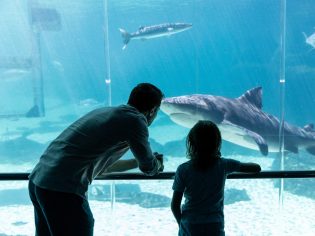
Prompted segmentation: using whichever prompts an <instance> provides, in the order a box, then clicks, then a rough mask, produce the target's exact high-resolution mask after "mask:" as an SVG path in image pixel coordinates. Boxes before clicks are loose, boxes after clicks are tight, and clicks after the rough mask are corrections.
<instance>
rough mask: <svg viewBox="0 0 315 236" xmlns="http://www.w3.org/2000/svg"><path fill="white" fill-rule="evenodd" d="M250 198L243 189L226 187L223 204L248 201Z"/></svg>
mask: <svg viewBox="0 0 315 236" xmlns="http://www.w3.org/2000/svg"><path fill="white" fill-rule="evenodd" d="M249 200H250V198H249V196H248V194H247V192H246V190H245V189H242V190H239V189H226V190H225V191H224V204H225V205H229V204H233V203H235V202H240V201H249Z"/></svg>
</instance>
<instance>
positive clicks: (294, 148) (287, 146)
mask: <svg viewBox="0 0 315 236" xmlns="http://www.w3.org/2000/svg"><path fill="white" fill-rule="evenodd" d="M284 149H285V150H287V151H289V152H293V153H299V149H298V147H297V146H295V145H290V144H284Z"/></svg>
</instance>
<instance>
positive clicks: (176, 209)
mask: <svg viewBox="0 0 315 236" xmlns="http://www.w3.org/2000/svg"><path fill="white" fill-rule="evenodd" d="M182 198H183V193H182V192H178V191H174V192H173V197H172V202H171V210H172V212H173V215H174V217H175V219H176V221H177V224H178V225H180V219H181V217H182V213H181V209H180V206H181V202H182Z"/></svg>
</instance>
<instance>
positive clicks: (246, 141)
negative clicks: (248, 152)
mask: <svg viewBox="0 0 315 236" xmlns="http://www.w3.org/2000/svg"><path fill="white" fill-rule="evenodd" d="M219 128H220V130H221V131H222V133H223V134H226V136H225V137H224V139H226V140H228V141H231V142H232V143H242V145H243V146H245V147H250V148H253V149H257V148H256V147H257V146H258V149H259V151H260V152H261V154H263V155H264V156H267V155H268V144H267V142H266V140H265V139H264V138H263V137H262V136H260V135H259V134H257V133H255V132H253V131H250V130H249V129H246V128H244V127H243V126H239V125H235V124H233V123H231V122H229V121H227V120H223V121H222V122H221V123H220V124H219ZM256 145H257V146H256Z"/></svg>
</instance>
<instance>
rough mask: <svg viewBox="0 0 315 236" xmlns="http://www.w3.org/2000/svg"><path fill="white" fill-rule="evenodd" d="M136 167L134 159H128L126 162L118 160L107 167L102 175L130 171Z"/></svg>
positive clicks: (136, 163)
mask: <svg viewBox="0 0 315 236" xmlns="http://www.w3.org/2000/svg"><path fill="white" fill-rule="evenodd" d="M137 167H138V162H137V160H136V159H128V160H118V161H116V162H114V163H113V164H112V165H110V166H109V167H107V168H106V169H105V170H104V171H103V172H102V174H106V173H110V172H123V171H127V170H131V169H135V168H137Z"/></svg>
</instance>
